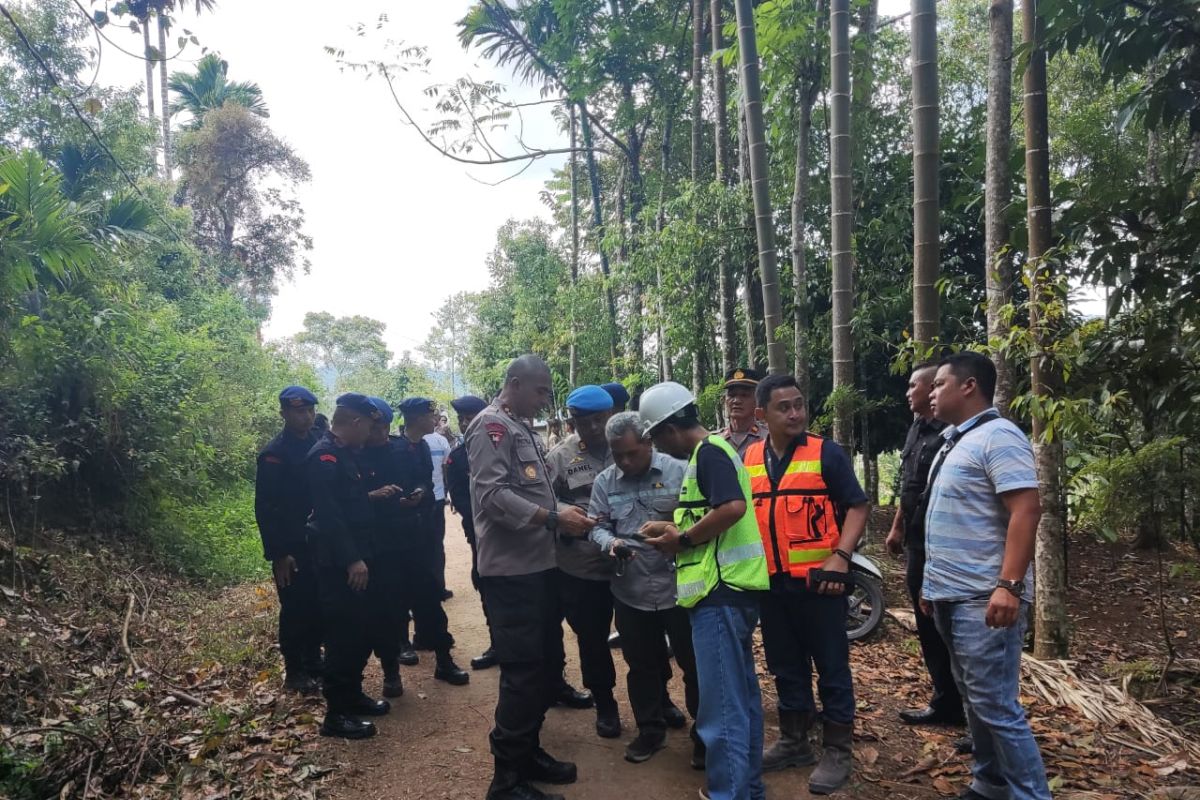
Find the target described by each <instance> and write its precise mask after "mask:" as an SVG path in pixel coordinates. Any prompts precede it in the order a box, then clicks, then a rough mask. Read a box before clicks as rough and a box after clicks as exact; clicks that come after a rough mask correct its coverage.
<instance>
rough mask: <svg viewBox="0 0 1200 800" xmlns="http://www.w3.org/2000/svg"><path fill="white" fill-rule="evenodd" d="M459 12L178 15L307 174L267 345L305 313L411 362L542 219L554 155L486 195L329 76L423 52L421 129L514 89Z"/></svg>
mask: <svg viewBox="0 0 1200 800" xmlns="http://www.w3.org/2000/svg"><path fill="white" fill-rule="evenodd" d="M469 5H470V3H469V2H467V0H437V2H429V1H428V0H392V2H381V0H340V1H339V2H337V3H320V4H318V3H300V2H296V0H238V2H236V3H234V2H232V0H225V2H222V3H219V4H218V5H217V8H216V11H215V12H214V13H212V14H210V15H206V16H202V17H199V18H197V17H195V16H193V15H192V14H191V13H190V6H189V12H187V13H185V14H184V15H183V18H182V20H181V27H185V28H187V29H189V30H191V31H192V32H193V33H195V34H196V35H197V36H198V37H199V39H200V42H201V44H203V45H204V46H206V47H208V48H209V49H210V50H215V51H218V52H219V53H220V54H221V55H222V57H224V58H225V59H226V60H227V61H228V62H229V74H230V78H231V79H233V80H251V81H254V82H256V83H258V84H259V85H260V86H261V87H262V90H263V94H264V96H265V99H266V102H267V104H268V106H269V107H270V111H271V118H270V125H271V127H272V129H273V130H274V131H275V132H276V133H277V134H278V135H279V136H281V137H282V138H284V139H285V140H286V141H287V142H289V143H290V144H291V145H292V146H293V147H294V148H295V149H296V151H297V152H298V153H299V154H300V155H301V156H303V157H304V158H305V159H306V160H307V161H308V163H309V164H310V165H311V167H312V181H311V183H309V184H307V185H305V186H302V187H301V188H300V191H299V198H300V201H301V203H302V205H303V206H304V210H305V213H306V216H307V224H306V229H307V232H308V233H309V234H310V235H311V236H312V237H313V251H312V252H311V253H310V258H311V260H312V271H311V272H310V273H309V274H308V275H297V276H296V278H295V279H294V280H293V281H292V282H291V283H287V284H284V285H283V286H281V287H280V290H279V295H278V296H277V297H276V298H275V301H274V311H273V314H272V316H271V319H270V321H269V322H268V324H267V327H266V331H265V333H266V335H267V337H268V338H277V337H283V336H289V335H291V334H294V333H296V332H297V331H299V330H300V328H301V325H302V321H303V319H304V315H305V313H307V312H309V311H328V312H331V313H333V314H335V315H339V316H341V315H351V314H364V315H366V316H370V317H374V318H376V319H379V320H382V321H384V322H385V323H387V334H386V339H387V342H388V345H389V347H390V348H391V349H392V351H393V352H394V353H396V354H397V355H399V354H400V353H402V352H404V351H405V350H412V351H414V353H415V351H416V348H417V347H418V346H419V345H420V344H421V342H422V341H424V339H425V336H426V334H427V333H428V331H429V329H430V327H431V325H432V318H431V314H432V312H433V311H434V310H436V309H437V307H438V306H440V305H441V303H442V301H443V300H444V299H445V298H446V297H447V296H449V295H451V294H453V293H455V292H458V291H464V290H466V291H477V290H480V289H483V288H485V287H486V286H487V269H486V267H485V263H484V260H485V258H486V256H487V255H488V253H489V252H491V249H492V245H493V243H494V241H495V234H496V229H497V228H499V227H500V226H501V225H502V224H504V222H505V221H506V220H508V219H510V218H518V219H525V218H529V217H533V216H546V215H547V210H546V209H545V207H544V206H542V205H541V202H540V200H539V190H540V189H541V187H542V183H543V182H544V181H545V180H546V179H547V178H549V177H550V174H551V171H552V170H553V169H554V168H556V167H559V166H561V164H562V162H563V159H562V158H561V157H552V158H546V159H544V160H542V161H539V162H538V163H536V164H534V165H533V166H532V167H531V168H530V169H529V170H528V171H526V172H525V173H524V174H522V175H521V176H520V177H517V178H514V179H512V180H509V181H507V182H505V183H503V184H501V185H500V186H494V187H493V186H485V185H483V184H481V183H479V182H477V180H473V179H472V176H473V177H474V178H476V179H478V180H484V181H497V180H500V179H501V178H504V177H506V176H508V175H511V174H512V173H513V172H514V171H515V170H514V169H513V168H512V167H511V166H510V167H498V166H492V167H467V166H465V165H462V164H458V163H455V162H453V161H450V160H448V159H446V158H443V157H441V156H440V155H438V154H437V153H436V152H434V151H433V150H431V149H430V148H429V147H428V145H426V144H425V143H424V142H422V141H421V139H420V137H419V136H418V134H417V132H416V131H415V130H413V129H412V128H411V127H409V126H407V125H406V124H405V123H404V121H403V118H402V117H401V114H400V112H399V111H398V110H397V108H396V107H395V105H394V103H393V102H392V99H391V96H390V95H389V93H388V90H387V86H386V84H385V83H384V82H383V81H382V80H380V79H378V78H374V79H371V80H369V81H368V80H365V79H364V78H363V76H362V75H361V74H353V73H349V72H341V71H339V68H338V65H337V62H336V60H335V59H334V58H332V57H331V56H329V55H326V54H325V52H324V50H323V48H324V47H325V46H326V45H332V46H335V47H344V48H345V49H346V51H347V57H348V58H349V57H352V56H356V55H361V56H363V57H364V58H366V57H370V56H371V55H374V54H376V53H378V52H379V50H378V47H377V46H376V43H377V42H380V41H382V38H383V37H384V36H387V37H391V38H393V39H397V40H403V41H404V42H405V43H408V44H413V45H422V46H425V47H427V48H428V49H429V55H430V57H431V58H432V63H431V65H430V67H429V74H428V75H414V76H410V77H409V78H408V79H407V80H403V81H401V82H400V84H399V91H400V94H401V96H402V100H404V102H405V104H406V106H408V108H409V110H410V111H411V112H412V113H414V116H416V117H417V118H418V121H419V122H421V123H422V125H423V127H424V126H427V124H428V123H429V122H430V121H431V120H432V119H434V118H435V116H436V115H435V114H434V113H433V112H432V110H431V108H430V106H431V101H430V100H429V99H428V98H426V97H425V96H424V95H423V93H422V90H423V89H424V88H425V87H426V86H427V85H429V84H431V83H444V82H450V81H452V80H454V79H455V78H457V77H460V76H462V75H466V74H470V75H471V76H472V77H473V78H475V79H476V80H482V79H493V80H498V81H502V82H504V83H510V84H511V83H512V82H513V81H512V77H511V75H510V74H509V73H507V71H501V70H497V69H493V68H492V67H491V66H490V65H489V64H488V63H487V62H484V61H482V59H479V58H477V57H476V55H475V54H474V53H465V52H464V51H463V49H462V47H461V46H460V45H459V43H458V40H457V38H456V33H457V27H456V25H455V22H456V21H457V20H458V19H459V18H460V17H461V16H462V15H463V13H464V12H465V10H466V9H467V7H468V6H469ZM880 6H881V8H880V14H881V16H884V17H887V16H891V15H894V14H896V13H899V12H901V11H904V10H907V8H908V3H907V2H904V0H882V1H881V3H880ZM381 11H386V12H387V14H388V16H389V18H390V21H389V22H388V24H387V25H386V26H385V28H384V29H383V31H381V32H380V34H375V33H374V32H372V36H371V37H370V38H368V39H359V38H356V37H355V36H354V34H353V31H352V29H353V27H354V26H355V25H356V24H357V23H360V22H366V23H371V25H372V27H373V24H374V22H375V20H376V19H377V18H378V17H379V14H380V12H381ZM107 33H108V35H109V36H110V37H112V38H113V39H114V41H116V42H118V43H120V44H121V45H122V46H123V47H126V48H127V49H130V50H132V51H134V52H139V51H140V47H141V37H140V36H138V35H135V34H133V33H132V32H126V31H123V30H121V29H118V28H116V27H113V28H109V29H107ZM176 33H178V31H176ZM189 50H190V52H186V51H185V54H184V55H185V56H186V57H187V58H181V59H179V60H176V61H174V62H171V65H170V66H171V68H172V69H191V68H192V66H193V64H191V63H189V62H188V60H187V59H189V58H190V59H196V58H199V56H200V52H199V49H198V48H194V47H193V48H189ZM172 52H173V48H172ZM100 80H101V81H102V82H104V83H108V84H119V85H134V84H139V83H141V82H142V81H143V80H144V70H143V64H142V62H141V61H138V60H136V59H133V58H130V57H129V56H126V55H123V54H121V53H119V52H117V51H116V50H114V49H113V48H111V47H109V46H108V45H105V46H104V55H103V59H102V62H101V74H100ZM514 92H515V93H516V94H517V96H518V97H520V98H521V99H533V97H534V95H533V94H532V93H531V92H530V91H529V90H528V89H520V88H514ZM156 97H157V94H156ZM542 108H543V109H544V108H545V107H542ZM555 136H556V132H555V128H554V125H553V123H552V122H551V120H550V119H549V117H548V114H547V112H546V111H545V110H541V111H540V112H539V110H538V109H532V110H528V111H527V113H526V138H527V141H530V143H531V144H536V145H541V146H546V147H552V146H563V145H564V144H565V142H563V141H556V140H555ZM497 146H498V147H501V148H502V149H503V145H500V144H497Z"/></svg>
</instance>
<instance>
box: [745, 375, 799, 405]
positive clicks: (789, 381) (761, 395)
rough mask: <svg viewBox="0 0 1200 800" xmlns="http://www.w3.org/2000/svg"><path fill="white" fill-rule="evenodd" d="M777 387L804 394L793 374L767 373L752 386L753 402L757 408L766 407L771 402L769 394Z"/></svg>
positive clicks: (777, 388)
mask: <svg viewBox="0 0 1200 800" xmlns="http://www.w3.org/2000/svg"><path fill="white" fill-rule="evenodd" d="M779 389H795V390H796V391H798V392H800V394H801V395H803V394H804V392H802V391H801V390H800V384H798V383H796V376H795V375H768V376H767V377H765V378H763V379H762V380H761V381H759V382H758V386H756V387H754V402H755V403H756V404H757V405H758V407H759V408H766V407H767V404H768V403H770V402H771V395H772V394H774V393H775V392H776V391H777V390H779ZM806 399H807V398H806Z"/></svg>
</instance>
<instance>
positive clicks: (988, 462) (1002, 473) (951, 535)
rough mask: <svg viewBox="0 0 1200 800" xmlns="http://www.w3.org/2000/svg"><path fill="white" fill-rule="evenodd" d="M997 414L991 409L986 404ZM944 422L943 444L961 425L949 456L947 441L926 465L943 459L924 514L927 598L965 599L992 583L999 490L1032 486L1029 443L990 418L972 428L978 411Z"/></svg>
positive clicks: (1001, 534)
mask: <svg viewBox="0 0 1200 800" xmlns="http://www.w3.org/2000/svg"><path fill="white" fill-rule="evenodd" d="M989 411H992V412H993V413H996V412H995V409H989ZM986 413H988V412H987V411H985V412H982V413H980V414H977V415H975V416H974V417H971V418H970V419H968V420H966V421H965V422H963V423H962V424H961V425H958V426H954V425H948V426H947V427H946V429H945V430H944V431H942V436H943V437H944V438H945V439H946V441H947V443H948V442H949V441H950V439H951V438H952V437H953V436H954V435H955V434H956V433H957V432H958V431H966V433H965V434H964V435H963V437H962V438H961V439H959V441H958V443H957V444H956V445H954V448H953V449H952V450H951V451H950V453H949V454H948V455H946V454H945V447H943V449H942V450H941V451H940V452H939V453H938V455H937V456H936V457H935V458H934V461H933V467H932V468H931V473H932V470H938V463H939V462H941V461H943V460H944V461H945V463H944V464H942V466H941V468H940V470H939V471H938V473H937V478H936V480H935V481H934V483H933V485H932V486H931V487H930V489H929V493H930V494H929V506H928V509H927V511H926V513H925V531H926V534H925V535H926V543H925V556H926V561H925V583H924V587H923V589H922V595H923V596H924V597H925V599H926V600H943V601H954V600H971V599H978V598H986V597H989V596H990V595H991V594H992V592H993V591H994V590H995V588H996V580H997V579H998V578H999V577H1000V568H1001V565H1002V564H1003V562H1004V548H1005V542H1006V540H1007V538H1008V517H1009V514H1008V509H1006V508H1005V507H1004V501H1003V500H1002V499H1001V497H1000V495H1001V494H1003V493H1005V492H1011V491H1014V490H1016V489H1031V488H1032V489H1036V488H1037V486H1038V480H1037V470H1036V468H1035V467H1034V461H1033V448H1032V447H1031V446H1030V444H1029V439H1028V438H1026V436H1025V434H1024V433H1022V432H1021V429H1020V428H1018V427H1017V426H1016V425H1014V424H1013V423H1012V422H1010V421H1008V420H1007V419H996V420H992V421H991V422H988V423H987V424H985V425H982V426H980V427H979V429H978V430H975V431H973V430H972V428H974V427H975V426H976V424H977V423H978V422H979V419H980V417H982V416H983V415H984V414H986ZM1025 584H1026V589H1025V598H1024V599H1025V600H1027V601H1032V599H1033V565H1032V564H1030V566H1029V569H1028V571H1027V572H1026V574H1025Z"/></svg>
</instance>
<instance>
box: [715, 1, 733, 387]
mask: <svg viewBox="0 0 1200 800" xmlns="http://www.w3.org/2000/svg"><path fill="white" fill-rule="evenodd" d="M721 5H722V3H721V0H711V3H710V6H709V8H710V16H711V19H710V20H709V27H710V28H711V29H712V51H713V58H712V59H711V60H712V84H713V138H714V140H715V142H714V151H715V153H714V155H715V161H716V176H717V183H719V184H720V185H721V186H722V187H727V186H729V185H730V178H731V176H730V170H729V109H728V108H726V105H727V103H728V102H729V96H728V93H727V89H726V86H725V67H724V65H723V64H722V63H721V60H720V59H719V58H717V57H716V54H717V53H719V52H720V51H721V50H723V49H725V34H724V32H723V31H722V30H721V26H722V14H721ZM717 232H718V233H717V293H718V294H717V297H718V303H719V306H720V308H719V311H720V316H721V324H720V330H719V334H720V339H721V365H720V370H721V374H722V375H725V374H727V373H728V372H729V370H731V369H733V367H734V361H736V360H737V331H736V327H735V325H734V318H733V306H734V296H733V295H734V291H733V278H732V276H731V275H730V270H729V247H728V244H727V241H726V237H725V214H724V212H723V211H722V210H721V207H720V206H718V207H717Z"/></svg>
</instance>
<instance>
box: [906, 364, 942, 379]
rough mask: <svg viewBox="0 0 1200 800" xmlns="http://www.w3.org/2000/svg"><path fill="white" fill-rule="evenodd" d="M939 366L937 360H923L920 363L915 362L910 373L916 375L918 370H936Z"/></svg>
mask: <svg viewBox="0 0 1200 800" xmlns="http://www.w3.org/2000/svg"><path fill="white" fill-rule="evenodd" d="M937 368H938V362H936V361H922V362H921V363H920V364H914V365H913V368H912V369H911V370H909V372H908V374H909V375H910V376H911V375H916V374H917V373H918V372H924V371H925V370H927V369H934V370H936V369H937Z"/></svg>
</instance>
